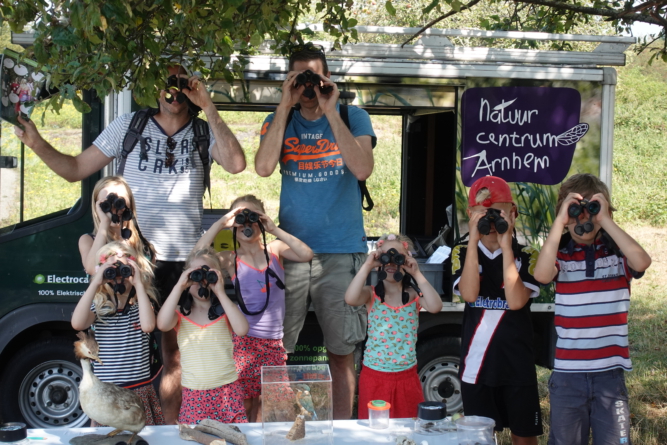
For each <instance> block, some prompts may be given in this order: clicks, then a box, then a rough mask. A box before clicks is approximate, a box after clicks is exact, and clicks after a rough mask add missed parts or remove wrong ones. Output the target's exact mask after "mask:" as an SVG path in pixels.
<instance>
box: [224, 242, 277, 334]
mask: <svg viewBox="0 0 667 445" xmlns="http://www.w3.org/2000/svg"><path fill="white" fill-rule="evenodd" d="M236 268H237V272H238V277H239V285H240V287H241V293H242V294H243V301H244V302H245V305H246V307H247V308H248V310H249V311H250V312H255V311H258V310H260V309H261V308H262V306H264V302H265V301H266V283H265V281H264V280H265V278H266V277H265V275H264V269H262V270H259V269H255V268H254V267H252V266H250V265H249V264H247V263H244V262H243V261H241V260H240V259H238V258H237V259H236ZM271 269H273V271H274V272H275V273H276V275H278V276H279V277H280V279H281V280H282V282H283V283H284V282H285V271H284V269H283V266H282V265H281V264H280V261H279V260H278V257H276V256H275V255H274V254H271ZM233 280H234V278H233V277H232V281H233ZM269 285H270V286H271V296H270V299H269V305H268V306H267V307H266V310H265V311H264V312H262V313H261V314H257V315H247V314H243V315H245V317H246V319H247V320H248V325H249V328H250V329H248V335H249V336H251V337H257V338H273V339H280V338H283V320H284V318H285V290H284V289H280V288H279V287H278V286H277V285H276V282H275V278H273V277H271V276H270V275H269Z"/></svg>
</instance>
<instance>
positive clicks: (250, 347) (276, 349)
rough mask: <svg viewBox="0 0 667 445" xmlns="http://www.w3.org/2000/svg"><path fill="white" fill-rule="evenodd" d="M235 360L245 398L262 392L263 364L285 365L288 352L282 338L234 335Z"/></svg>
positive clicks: (250, 397)
mask: <svg viewBox="0 0 667 445" xmlns="http://www.w3.org/2000/svg"><path fill="white" fill-rule="evenodd" d="M233 339H234V361H235V362H236V372H237V373H238V375H239V380H238V381H239V384H240V385H241V388H242V391H243V394H244V398H246V399H252V398H254V397H258V396H259V395H260V393H261V376H262V372H261V371H262V366H285V362H286V361H287V353H286V352H285V348H283V341H282V340H281V339H272V338H257V337H250V336H244V337H239V336H237V335H234V337H233Z"/></svg>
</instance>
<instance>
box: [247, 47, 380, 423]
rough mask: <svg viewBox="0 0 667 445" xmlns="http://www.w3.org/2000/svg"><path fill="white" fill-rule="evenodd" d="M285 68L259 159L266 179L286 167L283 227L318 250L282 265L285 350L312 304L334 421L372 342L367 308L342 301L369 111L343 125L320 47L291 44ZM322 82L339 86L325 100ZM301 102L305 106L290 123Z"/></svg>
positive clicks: (356, 246) (358, 219) (355, 235)
mask: <svg viewBox="0 0 667 445" xmlns="http://www.w3.org/2000/svg"><path fill="white" fill-rule="evenodd" d="M289 69H290V72H289V73H288V75H287V79H286V80H285V82H284V83H283V85H282V92H283V96H282V99H281V101H280V104H279V105H278V107H277V108H276V111H275V113H273V114H271V115H269V116H268V117H267V118H266V120H265V121H264V124H263V126H262V131H261V134H262V140H261V143H260V146H259V150H258V151H257V155H256V156H255V169H256V171H257V173H258V174H259V175H260V176H269V175H271V174H272V173H273V171H274V170H275V168H276V165H278V163H279V162H280V173H281V174H282V188H281V191H280V215H279V218H280V226H281V227H282V228H283V229H285V230H286V231H287V232H288V233H291V234H292V235H294V236H296V237H297V238H299V239H301V240H303V241H304V242H305V243H306V244H308V245H309V246H310V247H311V248H312V249H313V252H314V253H315V256H314V257H313V260H312V261H310V262H309V263H292V262H289V261H285V275H286V279H285V285H286V290H285V291H286V308H285V323H284V333H285V334H284V338H283V344H284V346H285V349H286V350H287V352H289V353H292V352H294V346H295V344H296V341H297V338H298V336H299V332H300V331H301V328H302V327H303V322H304V320H305V318H306V313H307V311H308V306H309V302H310V301H312V304H313V307H314V309H315V314H316V315H317V319H318V322H319V324H320V326H321V327H322V331H323V333H324V345H325V346H326V348H327V353H328V356H329V366H330V369H331V375H332V379H333V411H334V412H333V415H334V419H349V418H350V417H351V415H352V404H353V398H354V388H355V373H354V358H353V352H354V349H355V345H356V343H358V342H360V341H362V340H363V339H364V338H365V336H366V310H365V308H364V307H363V306H361V307H358V308H357V307H352V306H349V305H347V304H345V298H344V297H345V290H346V289H347V286H348V285H349V284H350V281H352V278H353V277H354V275H355V274H356V271H357V270H358V268H359V267H360V265H361V264H362V263H363V261H364V260H365V258H366V252H367V247H366V234H365V232H364V222H363V218H362V214H361V192H360V189H359V184H358V181H363V180H365V179H366V178H368V177H369V176H370V175H371V173H372V171H373V147H374V146H375V142H376V138H375V134H374V133H373V127H372V125H371V120H370V117H369V116H368V113H366V111H364V110H362V109H360V108H357V107H349V109H348V115H349V122H350V128H349V129H348V127H347V126H346V125H345V123H344V122H343V120H342V119H341V116H340V114H339V105H338V96H339V94H340V93H339V91H338V88H337V86H336V84H334V83H333V82H332V81H331V80H330V79H329V77H330V75H331V73H330V72H329V69H328V66H327V61H326V58H325V56H324V49H323V48H322V47H321V46H318V45H313V44H312V43H307V44H306V45H300V46H296V47H294V48H292V52H291V54H290V58H289ZM306 70H310V71H311V72H313V73H316V74H318V75H319V76H320V77H321V80H322V82H321V85H312V84H311V83H307V84H306V85H299V86H298V87H297V86H295V81H296V77H297V75H298V74H301V73H303V72H305V71H306ZM319 86H323V87H326V86H330V87H332V88H333V90H332V91H331V92H330V93H328V94H324V93H322V92H320V89H319ZM309 90H310V91H309ZM313 91H314V93H315V94H314V95H312V92H313ZM304 92H305V94H304ZM309 96H310V97H309ZM296 104H299V105H300V109H299V110H297V111H295V112H294V114H293V115H292V118H291V119H290V120H289V123H288V116H289V114H290V110H291V109H292V107H293V106H295V105H296Z"/></svg>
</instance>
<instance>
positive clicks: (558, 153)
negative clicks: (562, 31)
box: [461, 87, 588, 187]
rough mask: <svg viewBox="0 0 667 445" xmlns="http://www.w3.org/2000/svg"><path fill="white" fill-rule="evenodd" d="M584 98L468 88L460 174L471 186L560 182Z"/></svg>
mask: <svg viewBox="0 0 667 445" xmlns="http://www.w3.org/2000/svg"><path fill="white" fill-rule="evenodd" d="M580 112H581V95H580V94H579V91H577V90H575V89H573V88H551V87H489V88H469V89H467V90H466V91H465V92H464V93H463V96H462V100H461V115H462V119H463V135H462V139H461V176H462V179H463V183H464V184H465V185H466V186H468V187H470V186H471V185H472V184H473V182H475V181H476V180H477V179H479V178H481V177H483V176H488V175H493V176H498V177H501V178H503V179H504V180H505V181H507V182H532V183H535V184H544V185H554V184H558V183H560V182H561V181H562V180H563V179H565V176H566V175H567V172H568V171H569V169H570V164H571V163H572V157H573V155H574V150H575V148H576V145H577V142H578V141H579V140H580V139H581V138H583V137H584V135H585V134H586V132H587V131H588V124H586V123H580V122H579V118H580Z"/></svg>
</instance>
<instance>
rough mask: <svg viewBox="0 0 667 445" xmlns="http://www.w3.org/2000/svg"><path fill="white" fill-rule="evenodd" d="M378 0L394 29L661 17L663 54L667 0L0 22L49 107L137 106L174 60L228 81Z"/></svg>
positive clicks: (78, 2) (501, 1) (666, 56)
mask: <svg viewBox="0 0 667 445" xmlns="http://www.w3.org/2000/svg"><path fill="white" fill-rule="evenodd" d="M376 1H377V3H379V4H380V5H381V6H382V7H383V9H384V11H386V13H384V15H385V17H388V20H385V23H382V24H389V25H394V26H424V27H430V26H433V25H435V24H436V23H440V25H445V26H450V27H453V26H451V25H452V23H454V26H459V27H460V26H461V25H463V27H478V28H483V29H490V30H522V31H542V32H556V33H571V32H581V29H584V30H586V29H588V30H593V32H595V30H597V29H606V30H611V29H612V27H615V30H616V31H617V32H621V31H626V30H627V29H628V28H629V26H630V24H632V23H634V22H644V23H650V24H657V25H659V26H661V27H662V28H661V32H660V33H659V35H658V36H657V37H656V39H662V40H663V44H662V45H661V46H660V47H655V46H653V47H652V48H651V49H652V50H654V51H655V54H654V56H660V57H662V59H663V60H665V61H667V48H666V47H665V43H664V36H665V29H667V18H666V17H667V12H666V6H667V0H653V1H651V0H648V1H640V2H633V1H632V0H627V1H625V2H621V1H617V0H569V1H568V0H468V1H467V2H466V3H463V2H462V1H461V0H153V1H145V0H104V1H101V0H48V1H47V0H0V23H9V24H10V26H11V28H12V30H13V31H14V32H23V31H24V29H26V28H29V29H30V30H31V32H34V35H35V43H34V45H32V46H31V47H29V48H27V50H26V51H25V53H24V54H25V55H26V56H27V57H31V58H34V59H35V60H37V62H38V63H39V64H40V65H43V66H44V68H45V70H47V71H48V72H50V73H52V76H53V78H52V82H53V85H54V86H56V87H58V88H60V93H61V94H60V95H59V96H58V97H55V98H53V99H52V101H51V105H52V106H54V107H55V108H56V109H58V108H59V105H60V104H62V101H63V100H65V99H71V100H72V101H73V103H74V104H75V106H76V107H77V108H78V109H80V110H81V111H85V110H86V109H87V107H88V106H87V105H86V104H85V103H83V102H82V101H81V100H80V99H79V97H78V95H77V93H76V91H77V90H80V89H94V90H96V91H97V93H98V95H100V96H105V95H107V94H108V93H109V92H111V91H114V90H115V91H119V90H121V89H123V88H131V89H132V90H133V92H134V96H135V98H136V100H137V102H139V103H140V104H141V105H155V103H156V97H157V96H158V94H159V88H160V86H161V85H164V82H165V80H166V76H167V67H168V66H169V65H170V64H173V63H182V64H184V65H185V66H187V67H188V68H189V69H190V71H192V72H194V71H200V72H201V73H202V74H203V75H204V77H209V76H213V77H224V78H225V79H227V80H228V81H232V80H233V79H234V76H235V73H238V72H240V70H241V69H242V66H243V62H244V56H245V55H248V54H252V53H253V52H255V51H256V50H257V48H258V47H259V46H260V45H261V44H262V43H263V42H264V41H265V39H272V40H273V41H274V42H275V45H276V48H277V49H278V52H281V51H282V52H283V53H284V52H286V51H287V47H288V44H290V43H295V42H303V41H304V40H309V38H310V34H312V32H310V31H309V30H308V29H305V30H300V31H298V30H297V29H296V26H295V25H296V24H297V23H298V22H299V21H302V22H307V21H315V22H320V23H323V24H324V26H325V31H326V32H327V33H328V36H327V39H332V40H334V42H335V47H339V46H340V45H342V44H345V43H347V42H348V40H349V39H352V40H356V38H357V34H356V31H355V30H354V29H353V27H354V26H356V25H357V24H381V23H380V22H382V21H383V20H380V19H378V17H377V14H375V15H374V14H373V12H371V13H369V9H368V8H367V7H366V6H368V7H370V6H371V5H376ZM380 5H378V6H380ZM609 24H610V25H611V26H610V25H609ZM591 25H592V26H591ZM584 32H585V31H584ZM475 43H477V44H478V42H475ZM482 43H484V42H482ZM650 43H652V42H647V41H645V42H644V44H645V45H646V46H648V45H649V44H650ZM523 44H525V43H523ZM529 44H530V43H529ZM566 49H567V48H566ZM234 54H236V55H237V57H234V56H233V55H234ZM213 56H214V57H213Z"/></svg>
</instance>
